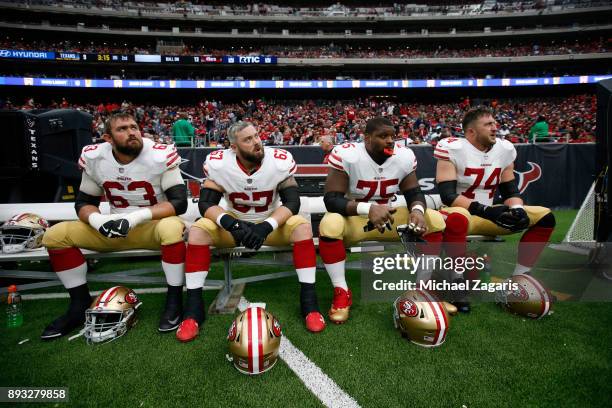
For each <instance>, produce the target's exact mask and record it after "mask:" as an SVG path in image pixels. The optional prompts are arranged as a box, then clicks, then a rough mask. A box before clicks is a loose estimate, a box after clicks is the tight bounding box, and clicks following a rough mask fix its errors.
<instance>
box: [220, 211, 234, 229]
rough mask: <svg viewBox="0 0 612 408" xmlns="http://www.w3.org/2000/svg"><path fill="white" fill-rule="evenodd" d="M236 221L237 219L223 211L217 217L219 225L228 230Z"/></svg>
mask: <svg viewBox="0 0 612 408" xmlns="http://www.w3.org/2000/svg"><path fill="white" fill-rule="evenodd" d="M235 222H236V219H235V218H234V217H232V216H231V215H229V214H227V213H221V214H219V216H218V217H217V225H218V226H220V227H221V228H223V229H224V230H226V231H229V230H230V229H232V226H233V225H234V223H235Z"/></svg>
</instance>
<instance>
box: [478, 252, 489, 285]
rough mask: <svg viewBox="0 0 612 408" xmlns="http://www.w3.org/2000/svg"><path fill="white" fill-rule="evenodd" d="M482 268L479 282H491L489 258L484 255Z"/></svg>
mask: <svg viewBox="0 0 612 408" xmlns="http://www.w3.org/2000/svg"><path fill="white" fill-rule="evenodd" d="M483 258H484V268H482V271H480V280H481V281H482V282H484V283H489V282H491V257H490V256H488V255H487V254H484V257H483Z"/></svg>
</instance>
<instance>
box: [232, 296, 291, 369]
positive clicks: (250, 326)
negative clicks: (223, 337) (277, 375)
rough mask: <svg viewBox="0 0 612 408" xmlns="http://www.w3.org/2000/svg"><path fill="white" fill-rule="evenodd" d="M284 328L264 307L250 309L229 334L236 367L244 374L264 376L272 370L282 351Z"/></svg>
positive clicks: (242, 315)
mask: <svg viewBox="0 0 612 408" xmlns="http://www.w3.org/2000/svg"><path fill="white" fill-rule="evenodd" d="M282 335H283V334H282V331H281V326H280V323H279V322H278V320H277V319H276V317H274V316H273V315H272V314H271V313H269V312H267V311H266V310H265V309H263V308H261V307H249V308H248V309H247V310H245V311H244V312H242V313H241V314H240V315H238V317H236V318H235V319H234V321H233V322H232V325H231V326H230V329H229V332H228V333H227V340H228V342H229V352H230V355H231V359H232V362H233V364H234V367H236V369H237V370H238V371H240V372H241V373H243V374H249V375H255V374H261V373H264V372H266V371H268V370H269V369H271V368H272V367H273V366H274V364H276V360H278V352H279V349H280V339H281V336H282Z"/></svg>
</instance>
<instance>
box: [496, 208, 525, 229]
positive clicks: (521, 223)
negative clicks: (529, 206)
mask: <svg viewBox="0 0 612 408" xmlns="http://www.w3.org/2000/svg"><path fill="white" fill-rule="evenodd" d="M500 220H501V222H503V223H504V224H505V225H507V226H508V227H507V229H509V230H510V231H512V232H519V231H523V230H525V229H527V228H529V216H528V215H527V211H525V209H524V208H511V209H509V210H508V211H507V212H504V213H503V214H502V215H501V216H500Z"/></svg>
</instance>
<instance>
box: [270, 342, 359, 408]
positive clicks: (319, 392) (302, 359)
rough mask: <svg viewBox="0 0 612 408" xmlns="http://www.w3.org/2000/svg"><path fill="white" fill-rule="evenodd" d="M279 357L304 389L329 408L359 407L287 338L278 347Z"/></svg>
mask: <svg viewBox="0 0 612 408" xmlns="http://www.w3.org/2000/svg"><path fill="white" fill-rule="evenodd" d="M280 357H281V358H282V359H283V360H284V361H285V363H287V365H288V366H289V368H290V369H291V370H292V371H293V372H294V373H295V375H297V376H298V377H299V379H300V380H302V382H303V383H304V385H305V386H306V388H308V389H309V390H310V392H312V393H313V394H314V396H315V397H317V398H318V399H319V401H321V403H322V404H323V405H325V406H326V407H329V408H336V407H338V408H346V407H350V408H352V407H359V404H358V403H357V401H355V400H354V399H353V398H352V397H351V396H350V395H348V394H347V393H346V392H344V390H343V389H342V388H340V387H339V386H338V384H336V383H335V382H334V381H333V380H332V379H331V378H329V377H328V376H327V374H325V373H324V372H323V371H322V370H321V369H320V368H319V367H318V366H317V365H316V364H315V363H313V362H312V361H311V360H310V359H309V358H308V357H306V355H304V353H302V352H301V351H300V350H299V349H298V348H296V347H295V346H294V345H293V344H292V343H291V341H289V339H288V338H287V336H283V337H282V339H281V345H280Z"/></svg>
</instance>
